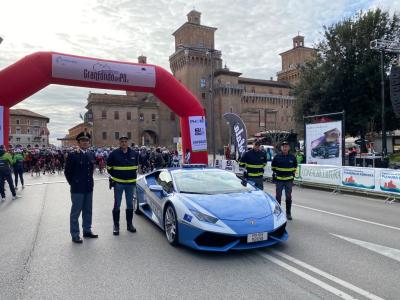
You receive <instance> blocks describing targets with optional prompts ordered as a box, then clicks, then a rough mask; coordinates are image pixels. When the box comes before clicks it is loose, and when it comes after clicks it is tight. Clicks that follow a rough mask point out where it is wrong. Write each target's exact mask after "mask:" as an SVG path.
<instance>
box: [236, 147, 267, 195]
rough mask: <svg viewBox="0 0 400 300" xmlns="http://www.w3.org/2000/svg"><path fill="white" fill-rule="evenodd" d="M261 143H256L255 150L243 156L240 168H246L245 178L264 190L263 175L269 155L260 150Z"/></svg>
mask: <svg viewBox="0 0 400 300" xmlns="http://www.w3.org/2000/svg"><path fill="white" fill-rule="evenodd" d="M260 145H261V143H260V142H259V141H255V142H254V144H253V148H252V149H250V150H249V151H247V152H246V153H244V154H243V156H242V157H241V158H240V162H239V166H240V167H243V168H246V172H245V177H246V178H247V180H248V181H252V182H253V183H254V185H255V186H256V187H257V188H259V189H260V190H263V189H264V184H263V175H264V167H265V165H266V164H267V154H266V152H264V151H261V149H260Z"/></svg>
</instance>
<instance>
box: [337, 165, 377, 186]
mask: <svg viewBox="0 0 400 300" xmlns="http://www.w3.org/2000/svg"><path fill="white" fill-rule="evenodd" d="M342 185H343V186H346V187H352V188H358V189H366V190H374V189H375V170H374V169H372V168H355V167H343V168H342Z"/></svg>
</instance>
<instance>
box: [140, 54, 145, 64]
mask: <svg viewBox="0 0 400 300" xmlns="http://www.w3.org/2000/svg"><path fill="white" fill-rule="evenodd" d="M138 63H139V64H147V57H146V56H144V55H140V56H139V57H138Z"/></svg>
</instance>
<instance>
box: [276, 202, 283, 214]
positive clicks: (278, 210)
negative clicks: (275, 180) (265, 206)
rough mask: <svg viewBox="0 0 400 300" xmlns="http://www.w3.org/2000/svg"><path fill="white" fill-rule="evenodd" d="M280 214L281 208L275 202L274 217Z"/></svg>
mask: <svg viewBox="0 0 400 300" xmlns="http://www.w3.org/2000/svg"><path fill="white" fill-rule="evenodd" d="M281 213H282V208H281V207H280V205H279V204H278V202H275V208H274V215H275V216H279V215H280V214H281Z"/></svg>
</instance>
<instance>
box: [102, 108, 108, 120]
mask: <svg viewBox="0 0 400 300" xmlns="http://www.w3.org/2000/svg"><path fill="white" fill-rule="evenodd" d="M101 118H102V119H103V120H105V119H107V111H105V110H103V111H102V112H101Z"/></svg>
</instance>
